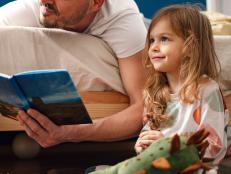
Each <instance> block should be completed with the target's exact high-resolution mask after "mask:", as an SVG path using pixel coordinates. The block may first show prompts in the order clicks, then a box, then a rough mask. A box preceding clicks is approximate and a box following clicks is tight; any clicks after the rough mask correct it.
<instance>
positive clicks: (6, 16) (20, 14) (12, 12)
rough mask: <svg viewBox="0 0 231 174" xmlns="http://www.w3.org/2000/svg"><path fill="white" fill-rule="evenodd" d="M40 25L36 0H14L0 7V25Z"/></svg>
mask: <svg viewBox="0 0 231 174" xmlns="http://www.w3.org/2000/svg"><path fill="white" fill-rule="evenodd" d="M5 25H10V26H25V27H40V26H41V25H40V24H39V2H38V0H16V1H13V2H10V3H8V4H6V5H4V6H3V7H1V8H0V26H5Z"/></svg>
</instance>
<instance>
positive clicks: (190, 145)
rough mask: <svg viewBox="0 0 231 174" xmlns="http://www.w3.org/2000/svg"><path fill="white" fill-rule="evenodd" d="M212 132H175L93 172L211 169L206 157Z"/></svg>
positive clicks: (186, 173) (164, 173)
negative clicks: (118, 161)
mask: <svg viewBox="0 0 231 174" xmlns="http://www.w3.org/2000/svg"><path fill="white" fill-rule="evenodd" d="M208 135H209V133H208V132H207V131H205V130H204V129H202V130H200V131H198V132H196V133H194V134H193V135H192V136H191V137H189V138H186V137H185V136H178V135H175V136H173V137H172V138H162V139H160V140H158V141H156V142H154V143H152V144H151V145H150V146H149V147H148V148H147V149H146V150H145V151H143V152H142V153H141V154H139V155H137V156H136V157H133V158H130V159H128V160H126V161H123V162H121V163H118V164H117V165H115V166H111V167H109V168H106V169H104V170H99V171H95V172H92V173H91V174H178V173H180V174H190V173H193V172H195V171H197V170H198V169H204V171H205V170H208V169H210V167H209V166H208V165H206V164H204V163H203V159H202V158H203V156H204V153H205V150H206V149H207V147H208V145H209V144H208V142H207V141H204V140H205V139H206V137H207V136H208Z"/></svg>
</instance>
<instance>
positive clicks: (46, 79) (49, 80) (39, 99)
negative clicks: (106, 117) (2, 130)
mask: <svg viewBox="0 0 231 174" xmlns="http://www.w3.org/2000/svg"><path fill="white" fill-rule="evenodd" d="M29 108H33V109H36V110H38V111H39V112H41V113H42V114H44V115H46V116H47V117H48V118H49V119H50V120H51V121H53V122H54V123H55V124H58V125H63V124H84V123H92V121H91V119H90V116H89V114H88V112H87V110H86V108H85V106H84V104H83V102H82V100H81V97H80V96H79V93H78V91H77V90H76V88H75V86H74V84H73V82H72V80H71V77H70V75H69V73H68V71H66V70H63V69H59V70H36V71H29V72H23V73H19V74H15V75H13V76H7V75H5V74H0V113H1V114H2V115H3V116H6V117H10V118H13V119H16V118H15V117H16V115H17V112H18V110H19V109H23V110H27V109H29Z"/></svg>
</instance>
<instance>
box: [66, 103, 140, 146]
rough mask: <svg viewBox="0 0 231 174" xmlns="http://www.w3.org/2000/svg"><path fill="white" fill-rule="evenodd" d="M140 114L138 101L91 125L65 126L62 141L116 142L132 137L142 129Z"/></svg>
mask: <svg viewBox="0 0 231 174" xmlns="http://www.w3.org/2000/svg"><path fill="white" fill-rule="evenodd" d="M142 112H143V103H142V102H141V101H140V102H136V103H134V104H132V105H130V106H129V107H128V108H126V109H124V110H123V111H121V112H119V113H117V114H114V115H112V116H109V117H105V118H103V119H99V120H96V121H94V123H93V124H86V125H84V124H82V125H69V126H65V128H64V129H65V137H64V139H65V140H66V141H69V142H81V141H116V140H122V139H126V138H130V137H133V136H135V135H137V134H138V132H139V131H140V129H141V127H142Z"/></svg>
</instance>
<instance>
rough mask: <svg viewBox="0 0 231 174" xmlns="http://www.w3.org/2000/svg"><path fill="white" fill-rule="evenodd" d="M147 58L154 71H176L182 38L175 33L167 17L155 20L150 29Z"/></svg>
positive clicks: (182, 43)
mask: <svg viewBox="0 0 231 174" xmlns="http://www.w3.org/2000/svg"><path fill="white" fill-rule="evenodd" d="M149 43H150V47H149V50H148V55H149V58H150V60H151V62H152V64H153V66H154V68H155V70H156V71H159V72H165V73H178V72H179V68H180V64H181V59H182V55H183V54H182V50H183V47H184V40H183V39H182V38H181V37H179V36H178V35H176V33H175V32H174V31H173V29H172V27H171V23H170V22H169V20H168V18H163V19H161V20H160V21H159V22H157V23H156V24H155V25H154V27H153V28H152V29H151V31H150V38H149Z"/></svg>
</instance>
